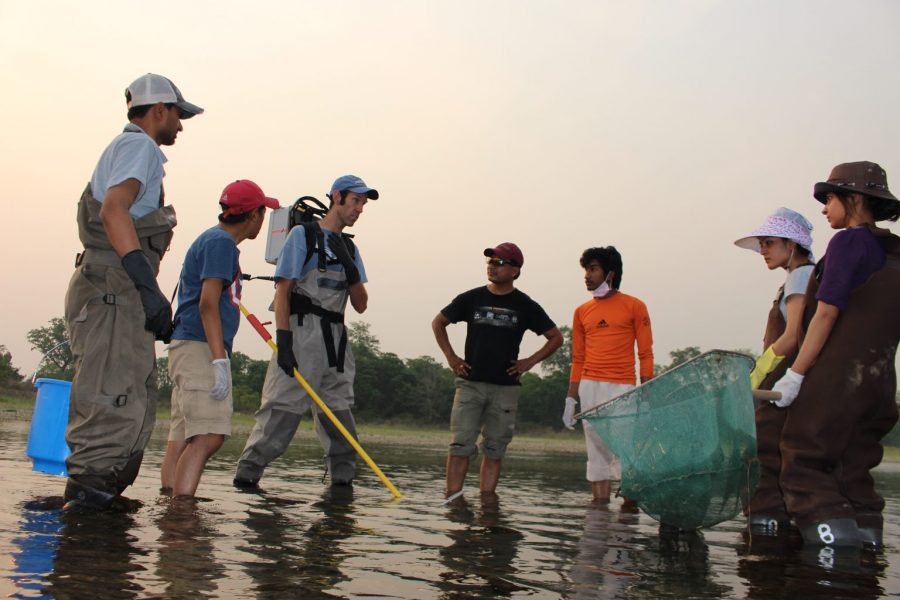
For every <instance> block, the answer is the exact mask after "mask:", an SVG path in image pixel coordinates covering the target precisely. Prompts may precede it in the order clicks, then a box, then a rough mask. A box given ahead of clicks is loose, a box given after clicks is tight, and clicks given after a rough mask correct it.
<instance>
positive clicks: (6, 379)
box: [0, 345, 22, 384]
mask: <svg viewBox="0 0 900 600" xmlns="http://www.w3.org/2000/svg"><path fill="white" fill-rule="evenodd" d="M19 381H22V374H21V373H19V369H17V368H16V367H14V366H13V365H12V354H11V353H10V352H9V350H7V349H6V346H3V345H0V384H6V383H17V382H19Z"/></svg>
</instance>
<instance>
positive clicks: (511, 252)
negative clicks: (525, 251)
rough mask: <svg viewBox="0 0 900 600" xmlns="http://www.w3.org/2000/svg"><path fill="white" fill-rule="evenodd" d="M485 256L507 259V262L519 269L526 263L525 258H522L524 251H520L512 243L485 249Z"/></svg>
mask: <svg viewBox="0 0 900 600" xmlns="http://www.w3.org/2000/svg"><path fill="white" fill-rule="evenodd" d="M484 255H485V256H496V257H497V258H505V259H506V260H508V261H510V262H512V263H513V264H515V265H516V266H517V267H521V266H522V265H523V264H524V263H525V258H524V257H523V256H522V251H521V250H519V247H518V246H516V245H515V244H513V243H512V242H503V243H502V244H500V245H498V246H497V247H496V248H485V249H484Z"/></svg>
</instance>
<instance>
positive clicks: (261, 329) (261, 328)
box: [239, 304, 401, 498]
mask: <svg viewBox="0 0 900 600" xmlns="http://www.w3.org/2000/svg"><path fill="white" fill-rule="evenodd" d="M239 306H240V309H241V313H242V314H243V315H244V316H245V317H247V321H249V322H250V325H252V326H253V329H255V330H256V332H257V333H258V334H259V335H260V336H262V339H263V340H265V342H266V343H267V344H269V347H270V348H272V350H273V351H274V352H278V346H277V345H276V344H275V342H274V341H272V336H271V335H270V334H269V331H268V330H267V329H266V327H265V325H263V324H262V323H260V321H259V319H258V318H256V315H254V314H252V313H251V312H250V311H249V310H247V307H246V306H244V305H243V304H240V305H239ZM294 378H295V379H296V380H297V381H298V382H299V383H300V385H301V386H303V389H304V390H306V393H307V394H309V397H310V398H312V399H313V402H315V403H316V406H318V407H319V409H320V410H321V411H322V412H323V413H325V416H326V417H328V420H330V421H331V422H332V424H333V425H334V426H335V427H337V428H338V431H340V432H341V434H342V435H343V436H344V438H345V439H346V440H347V441H348V442H350V445H351V446H353V449H354V450H356V452H357V454H359V455H360V456H362V458H363V460H364V461H366V464H367V465H369V467H371V469H372V470H373V471H375V474H376V475H378V478H379V479H381V481H382V482H383V483H384V485H386V486H387V489H389V490H390V491H391V493H392V494H393V495H394V497H395V498H400V497H401V494H400V492H399V490H397V488H396V487H394V484H393V483H391V480H390V479H388V478H387V476H386V475H385V474H384V473H382V472H381V469H379V468H378V465H376V464H375V461H373V460H372V459H371V458H370V457H369V455H368V454H366V451H365V450H363V448H362V446H360V445H359V442H357V441H356V440H355V439H354V438H353V436H352V435H350V432H349V431H347V428H346V427H344V425H343V424H342V423H341V422H340V421H338V419H337V417H335V416H334V413H333V412H331V409H330V408H328V407H327V406H326V405H325V403H324V402H322V399H321V398H319V395H318V394H317V393H316V392H315V390H313V389H312V388H311V387H310V385H309V383H307V382H306V379H304V378H303V375H301V374H300V371H298V370H297V369H294Z"/></svg>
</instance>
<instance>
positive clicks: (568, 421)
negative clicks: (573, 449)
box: [562, 396, 577, 429]
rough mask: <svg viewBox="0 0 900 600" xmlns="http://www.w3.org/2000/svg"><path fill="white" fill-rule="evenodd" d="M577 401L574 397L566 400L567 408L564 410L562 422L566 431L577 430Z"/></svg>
mask: <svg viewBox="0 0 900 600" xmlns="http://www.w3.org/2000/svg"><path fill="white" fill-rule="evenodd" d="M576 404H577V401H576V400H575V398H573V397H572V396H569V397H568V398H566V408H565V409H564V410H563V416H562V422H563V425H565V426H566V429H575V405H576Z"/></svg>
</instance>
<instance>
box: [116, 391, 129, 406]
mask: <svg viewBox="0 0 900 600" xmlns="http://www.w3.org/2000/svg"><path fill="white" fill-rule="evenodd" d="M126 404H128V394H122V395H121V396H116V397H115V398H114V399H113V406H116V407H122V406H125V405H126Z"/></svg>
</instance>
